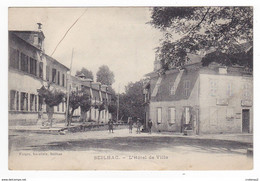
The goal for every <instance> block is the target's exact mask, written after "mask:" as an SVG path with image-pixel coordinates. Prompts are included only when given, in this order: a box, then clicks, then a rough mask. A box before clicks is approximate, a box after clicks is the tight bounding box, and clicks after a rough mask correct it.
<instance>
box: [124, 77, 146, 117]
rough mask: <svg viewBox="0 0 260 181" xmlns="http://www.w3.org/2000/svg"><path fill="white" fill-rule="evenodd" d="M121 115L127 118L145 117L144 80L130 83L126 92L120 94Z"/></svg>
mask: <svg viewBox="0 0 260 181" xmlns="http://www.w3.org/2000/svg"><path fill="white" fill-rule="evenodd" d="M119 100H120V101H119V107H120V109H119V117H120V118H121V117H123V119H124V120H127V118H128V117H134V118H141V119H142V120H143V119H144V106H143V102H144V97H143V81H142V80H140V81H137V82H135V83H132V82H131V83H129V84H128V85H127V86H126V87H125V93H123V94H120V99H119Z"/></svg>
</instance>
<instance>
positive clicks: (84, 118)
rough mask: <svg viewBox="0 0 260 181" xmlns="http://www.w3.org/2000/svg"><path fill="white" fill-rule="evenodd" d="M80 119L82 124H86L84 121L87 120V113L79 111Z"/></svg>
mask: <svg viewBox="0 0 260 181" xmlns="http://www.w3.org/2000/svg"><path fill="white" fill-rule="evenodd" d="M80 119H81V120H82V122H83V123H84V122H86V120H87V111H81V115H80Z"/></svg>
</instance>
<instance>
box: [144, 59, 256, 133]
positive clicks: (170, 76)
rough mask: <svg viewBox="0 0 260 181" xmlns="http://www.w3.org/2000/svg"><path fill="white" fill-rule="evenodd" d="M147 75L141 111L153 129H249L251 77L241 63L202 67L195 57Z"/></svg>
mask: <svg viewBox="0 0 260 181" xmlns="http://www.w3.org/2000/svg"><path fill="white" fill-rule="evenodd" d="M147 76H148V78H149V79H148V81H147V82H146V84H145V87H144V96H145V110H146V113H145V115H146V122H147V121H148V120H149V119H151V120H152V122H153V129H154V131H173V132H184V130H192V132H193V133H194V134H203V133H243V132H245V133H252V132H253V77H252V74H251V73H250V72H247V71H245V70H244V69H243V68H242V67H238V66H236V67H223V66H220V65H219V64H216V63H211V64H210V65H209V66H207V67H203V66H202V65H201V63H200V61H199V59H198V61H195V63H191V64H189V65H185V66H184V67H183V68H182V69H177V68H175V69H172V70H169V71H166V72H165V73H164V74H160V73H157V72H156V71H154V72H152V73H150V74H147ZM146 124H147V123H146Z"/></svg>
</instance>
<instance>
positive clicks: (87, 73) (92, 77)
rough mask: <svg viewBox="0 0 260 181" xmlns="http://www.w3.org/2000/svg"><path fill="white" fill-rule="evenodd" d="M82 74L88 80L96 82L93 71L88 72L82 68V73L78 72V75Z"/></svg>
mask: <svg viewBox="0 0 260 181" xmlns="http://www.w3.org/2000/svg"><path fill="white" fill-rule="evenodd" d="M82 73H83V74H84V75H85V76H86V78H89V79H92V80H94V76H93V73H92V71H91V70H88V69H86V68H84V67H82V68H81V70H80V71H77V72H76V75H80V74H82Z"/></svg>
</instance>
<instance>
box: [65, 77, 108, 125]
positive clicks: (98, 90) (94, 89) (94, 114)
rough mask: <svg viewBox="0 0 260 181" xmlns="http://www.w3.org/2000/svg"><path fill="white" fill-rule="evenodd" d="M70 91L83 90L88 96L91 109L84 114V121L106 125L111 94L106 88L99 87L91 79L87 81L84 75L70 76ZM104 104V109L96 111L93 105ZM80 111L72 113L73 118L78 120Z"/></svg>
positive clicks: (97, 83)
mask: <svg viewBox="0 0 260 181" xmlns="http://www.w3.org/2000/svg"><path fill="white" fill-rule="evenodd" d="M70 82H71V84H70V86H71V91H76V92H77V91H81V90H84V91H85V92H87V94H89V95H90V99H91V104H92V105H93V106H92V107H91V109H90V110H89V111H88V112H87V113H86V114H87V115H86V119H87V120H89V119H90V120H92V121H99V122H101V123H107V122H108V120H109V119H110V118H111V113H109V112H108V104H110V103H111V102H112V100H111V97H112V94H111V93H110V92H109V90H108V86H106V85H101V83H99V82H93V81H92V80H91V79H87V78H86V77H85V75H84V74H80V75H76V76H71V81H70ZM100 104H104V105H105V106H104V107H105V109H104V110H102V111H100V113H99V111H98V109H97V107H96V106H95V105H100ZM80 116H81V110H80V107H79V108H78V109H76V110H75V111H74V114H73V117H74V118H76V119H78V120H79V119H80Z"/></svg>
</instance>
